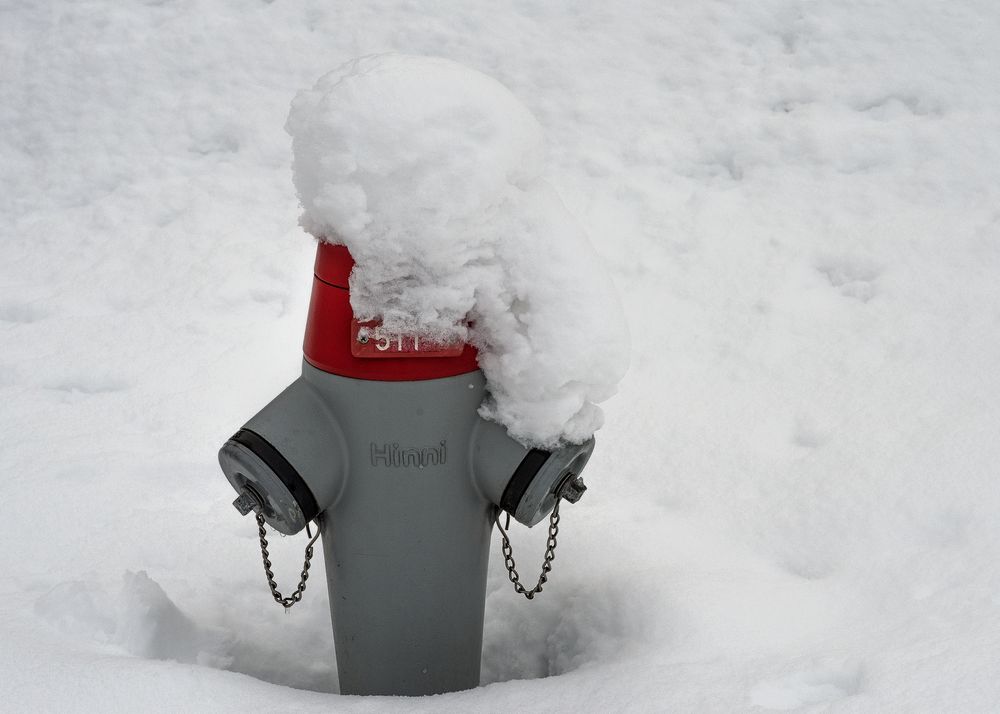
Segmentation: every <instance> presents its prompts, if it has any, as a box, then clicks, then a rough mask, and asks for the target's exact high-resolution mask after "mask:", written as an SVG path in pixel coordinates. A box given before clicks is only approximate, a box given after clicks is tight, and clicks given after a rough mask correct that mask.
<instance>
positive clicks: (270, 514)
mask: <svg viewBox="0 0 1000 714" xmlns="http://www.w3.org/2000/svg"><path fill="white" fill-rule="evenodd" d="M219 465H220V466H221V467H222V472H223V473H224V474H225V475H226V478H227V479H229V483H231V484H232V486H233V488H234V489H236V492H237V493H238V494H241V495H243V494H247V495H249V496H250V497H252V498H253V499H254V500H255V501H256V503H257V505H258V506H259V509H258V508H254V510H259V511H260V513H261V515H263V516H264V520H265V521H267V523H268V525H270V526H271V527H272V528H274V529H275V530H276V531H278V532H279V533H284V534H285V535H294V534H296V533H298V532H299V531H301V530H302V529H303V528H305V526H306V522H307V521H308V520H310V519H309V518H307V517H306V515H305V513H303V511H302V507H301V506H300V505H299V502H298V501H297V500H296V498H295V496H294V495H293V494H292V491H291V489H290V488H289V487H288V486H287V485H285V483H284V482H283V481H282V480H281V479H280V478H279V477H278V475H277V474H275V473H274V471H273V470H272V469H271V468H270V467H269V466H268V465H267V464H266V463H265V462H264V460H263V459H261V458H260V456H258V455H257V454H256V453H254V452H253V451H252V450H251V449H249V448H248V447H247V446H245V445H244V444H241V443H239V442H237V441H235V440H234V439H230V440H229V441H227V442H226V443H225V444H224V445H223V446H222V449H220V450H219Z"/></svg>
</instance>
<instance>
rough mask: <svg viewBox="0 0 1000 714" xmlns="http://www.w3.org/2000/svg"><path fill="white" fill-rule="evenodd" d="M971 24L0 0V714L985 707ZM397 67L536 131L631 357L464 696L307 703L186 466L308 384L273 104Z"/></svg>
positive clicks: (980, 174)
mask: <svg viewBox="0 0 1000 714" xmlns="http://www.w3.org/2000/svg"><path fill="white" fill-rule="evenodd" d="M997 37H1000V10H998V9H997V6H996V4H995V3H993V2H988V1H986V0H978V1H976V0H961V1H960V2H959V1H957V2H953V3H944V2H939V1H937V0H910V2H906V3H898V2H897V3H894V2H890V1H889V0H867V1H860V0H844V1H843V2H838V3H819V2H806V1H799V0H780V1H779V0H761V1H759V2H752V3H751V2H740V1H739V0H715V1H709V2H700V1H699V2H695V1H694V0H681V1H680V2H675V3H669V4H668V3H657V2H649V3H645V4H644V3H638V2H624V3H606V2H605V3H596V2H595V3H578V2H565V3H559V4H557V3H545V4H541V3H539V4H533V3H517V4H511V5H503V4H498V3H487V2H483V3H464V2H463V3H458V2H455V3H431V2H425V3H420V2H412V1H409V2H404V1H401V2H396V3H393V2H373V3H350V4H348V3H342V4H333V3H327V2H322V1H321V0H316V1H315V2H308V3H300V2H286V1H285V0H276V1H275V2H273V3H270V4H268V3H262V2H258V3H254V2H250V1H249V0H228V1H226V2H222V1H220V2H207V0H201V1H198V0H175V1H170V0H168V1H166V2H148V3H139V2H134V3H120V2H110V1H108V2H97V1H93V2H65V3H60V2H50V3H35V2H28V1H27V0H21V1H20V2H19V1H18V0H3V1H0V241H2V243H0V250H2V254H0V256H2V261H0V405H2V406H0V474H2V480H0V517H2V526H3V533H4V536H3V537H2V539H0V546H2V547H0V709H4V710H9V711H17V712H21V711H172V712H173V711H213V712H214V711H220V712H221V711H233V712H237V711H239V712H245V711H297V712H326V711H368V712H383V711H452V712H466V711H488V712H492V711H497V712H499V711H512V710H531V709H546V710H551V711H595V712H605V711H697V712H716V711H717V712H731V711H766V710H775V709H794V708H796V707H802V708H803V709H804V710H810V709H811V710H815V711H838V712H840V711H864V712H868V711H879V712H882V711H899V712H915V711H926V712H943V711H948V712H985V711H991V710H996V709H997V708H1000V677H998V676H997V674H998V671H1000V654H998V652H1000V518H998V517H997V513H998V512H1000V488H998V486H997V484H998V482H1000V481H998V476H1000V466H998V464H1000V438H998V429H1000V376H998V374H1000V373H998V370H997V364H998V360H1000V188H998V187H1000V121H998V116H1000V114H998V111H1000V43H998V42H997V41H996V38H997ZM386 50H399V51H404V52H410V53H418V54H419V53H425V54H435V55H441V56H445V57H448V58H451V59H455V60H457V61H459V62H462V63H464V64H467V65H469V66H471V67H474V68H476V69H479V70H481V71H483V72H486V73H487V74H490V75H492V76H494V77H496V78H497V79H499V80H500V81H502V82H503V83H504V84H506V85H507V86H508V87H509V88H510V89H511V90H512V91H513V92H514V93H515V94H516V95H517V96H518V97H519V98H520V99H521V100H523V101H524V102H525V103H526V104H527V105H528V106H529V107H530V108H531V109H532V111H533V112H534V113H535V114H536V115H537V116H538V118H539V120H540V121H541V122H542V125H543V126H544V128H545V131H546V141H547V142H548V145H549V148H550V153H551V155H550V157H549V158H550V163H549V165H550V167H551V168H550V171H549V175H548V176H547V178H548V180H550V181H551V182H552V183H553V184H554V185H556V186H557V187H558V189H559V191H560V192H561V193H562V195H563V196H564V198H565V199H566V201H567V203H568V204H569V206H570V207H571V208H572V209H573V210H574V211H575V212H576V213H577V214H578V215H579V216H580V217H581V219H582V220H583V221H584V223H585V224H586V225H587V227H588V230H589V232H590V235H591V238H592V240H593V242H594V244H595V246H596V247H597V249H598V251H599V252H600V253H601V254H602V255H603V256H604V257H605V259H606V260H607V262H608V264H609V265H610V267H611V270H612V271H613V275H614V278H615V280H616V282H617V284H618V286H619V289H620V290H621V291H622V293H623V298H624V300H625V303H626V309H627V311H628V313H629V315H630V318H631V323H630V328H631V331H632V335H633V345H634V357H633V364H632V368H631V371H630V372H629V375H628V377H627V378H626V381H625V382H624V384H623V386H622V390H621V393H620V394H619V396H618V397H616V398H615V399H614V400H612V401H611V402H609V403H607V404H606V413H607V419H608V423H607V426H606V427H605V428H604V429H603V430H602V431H601V432H600V433H599V435H598V449H597V452H596V454H595V457H594V459H593V461H592V462H591V465H590V467H589V468H588V470H587V480H588V484H589V485H590V487H591V488H590V491H589V492H588V494H587V497H586V498H585V499H584V500H583V501H581V502H580V503H579V504H577V505H576V506H573V507H572V508H567V509H566V513H565V516H564V519H563V534H564V535H563V536H561V537H560V552H559V558H558V560H557V562H556V570H555V573H554V575H553V580H552V584H551V587H550V588H547V589H546V592H545V593H544V595H543V596H542V597H541V599H539V600H538V601H536V602H531V603H528V602H525V601H524V600H523V599H520V598H517V597H515V595H514V594H513V593H512V592H511V591H510V588H509V584H508V583H506V581H505V580H504V577H503V573H502V569H501V568H500V564H499V563H498V562H496V560H494V562H493V563H492V573H491V585H490V587H491V594H490V598H489V602H488V605H487V607H488V614H487V632H486V638H487V643H486V648H485V653H484V680H485V681H484V684H486V686H484V687H481V688H479V689H477V690H473V691H470V692H463V693H458V694H452V695H447V696H441V697H436V698H433V699H428V700H405V699H402V700H387V699H381V700H379V699H355V698H341V697H339V696H337V695H336V694H334V693H332V692H335V691H336V682H335V679H334V676H333V671H334V663H333V655H332V638H331V636H330V634H329V624H328V620H327V609H326V608H327V605H326V595H325V593H324V592H323V591H322V588H321V587H316V585H318V583H319V582H320V580H319V577H318V573H317V578H316V580H315V581H311V582H314V585H313V587H311V588H310V589H309V590H308V591H307V596H306V598H305V601H304V602H303V604H302V605H300V606H299V607H297V608H295V610H294V611H293V612H292V613H291V614H289V615H285V614H283V613H282V612H281V610H280V608H278V607H276V606H274V605H273V604H272V603H270V602H269V601H268V595H267V592H266V590H265V584H264V582H263V578H262V575H261V573H260V564H259V554H258V552H257V549H256V548H257V545H256V542H255V540H254V532H253V528H252V526H251V524H250V522H249V521H245V520H242V519H240V518H239V517H238V516H237V514H236V513H235V511H233V509H232V508H231V507H230V505H229V502H230V501H231V499H232V493H231V490H230V488H229V486H228V484H227V483H226V482H225V479H224V478H223V477H222V475H221V474H220V473H219V470H218V467H217V465H216V462H215V451H216V449H217V448H218V446H219V444H220V443H221V442H222V441H223V440H224V439H225V438H226V437H227V436H229V434H230V433H231V432H232V431H233V430H234V428H236V427H237V426H239V425H240V424H241V423H242V421H243V420H244V419H245V418H246V417H247V416H248V415H249V414H251V413H252V412H253V411H254V410H255V409H256V408H258V407H259V406H260V405H261V404H262V403H263V402H264V401H266V400H267V399H268V398H270V396H271V395H273V394H274V393H275V392H276V391H277V390H278V389H279V388H280V387H282V386H284V384H285V383H287V382H288V381H289V380H290V379H292V378H293V377H294V375H295V374H296V372H297V370H298V367H299V345H300V341H301V331H302V327H303V324H304V318H305V309H306V305H307V300H308V290H309V285H310V282H309V276H310V267H311V262H312V253H313V247H312V243H311V241H310V239H308V238H307V237H306V236H305V235H304V234H303V233H302V232H301V231H300V230H299V229H298V228H297V227H296V217H297V215H298V212H299V211H298V207H297V204H296V200H295V196H294V191H293V188H292V182H291V175H290V170H289V164H290V159H291V153H290V140H289V138H288V136H287V135H286V134H285V132H284V131H283V129H282V127H283V124H284V121H285V117H286V114H287V111H288V106H289V102H290V100H291V98H292V96H293V94H294V92H295V91H296V90H297V89H300V88H302V87H306V86H309V85H311V84H312V83H313V82H314V81H315V79H316V78H317V77H318V76H320V75H321V74H322V73H323V72H325V71H327V70H329V69H331V68H332V67H335V66H337V65H338V64H340V63H341V62H343V61H345V60H346V59H349V58H350V57H353V56H357V55H361V54H366V53H370V52H379V51H386ZM536 530H538V529H536ZM517 537H518V547H519V548H520V549H522V550H523V551H524V552H525V553H526V556H525V557H526V559H527V560H530V559H531V557H530V556H529V555H527V554H528V553H530V552H532V551H538V552H540V550H541V545H542V537H543V534H542V533H540V532H538V533H536V532H531V533H530V535H529V534H526V533H524V532H518V535H517ZM278 545H279V546H280V547H279V548H278V553H277V557H276V558H275V561H276V563H277V564H278V567H279V569H280V572H279V575H281V576H282V578H283V579H287V578H288V577H289V576H290V575H291V574H292V573H293V572H294V569H295V567H296V561H297V558H298V557H299V553H300V549H301V547H302V542H301V539H299V538H295V539H288V540H287V541H283V542H280V543H279V544H278ZM317 567H321V566H317Z"/></svg>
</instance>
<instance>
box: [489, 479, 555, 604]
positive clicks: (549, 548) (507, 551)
mask: <svg viewBox="0 0 1000 714" xmlns="http://www.w3.org/2000/svg"><path fill="white" fill-rule="evenodd" d="M561 500H562V499H561V498H560V499H557V500H556V506H555V508H553V509H552V515H551V516H549V539H548V540H547V541H546V543H545V560H544V561H543V562H542V574H541V575H539V576H538V582H537V583H535V587H533V588H531V590H527V589H525V587H524V586H523V585H522V584H521V576H520V575H518V573H517V564H516V563H515V562H514V549H513V548H512V547H511V545H510V538H509V537H508V536H507V530H506V529H505V528H504V527H503V526H501V525H500V513H499V512H497V516H496V524H497V528H498V529H499V530H500V538H501V539H502V541H503V542H502V543H501V544H500V548H501V550H502V551H503V560H504V565H506V566H507V577H508V578H510V581H511V582H512V583H513V584H514V592H517V593H520V594H521V595H524V596H525V597H526V598H528V599H529V600H531V599H533V598H534V597H535V594H536V593H540V592H541V591H542V586H543V585H545V583H546V582H548V579H549V573H550V572H552V561H553V560H555V559H556V545H557V542H556V536H557V535H559V503H560V501H561ZM507 528H510V514H509V513H508V514H507Z"/></svg>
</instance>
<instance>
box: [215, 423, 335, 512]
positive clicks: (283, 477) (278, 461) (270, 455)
mask: <svg viewBox="0 0 1000 714" xmlns="http://www.w3.org/2000/svg"><path fill="white" fill-rule="evenodd" d="M230 441H235V442H236V443H237V444H239V445H240V446H243V447H245V448H247V449H249V450H250V451H252V452H253V453H254V455H256V456H257V458H259V459H260V460H261V461H263V462H264V465H265V466H267V467H268V468H269V469H271V471H272V472H273V473H274V475H275V476H277V477H278V479H279V480H280V481H281V483H283V484H285V488H287V489H288V491H289V493H291V494H292V497H293V498H294V499H295V501H296V503H298V504H299V508H301V509H302V515H303V516H304V517H305V519H306V523H308V522H309V521H311V520H312V519H314V518H315V517H316V516H318V515H319V505H318V504H317V503H316V497H315V496H313V493H312V491H310V490H309V486H308V485H306V482H305V481H304V480H303V479H302V477H301V476H300V475H299V472H298V471H296V470H295V467H294V466H292V465H291V464H290V463H288V459H286V458H285V457H284V456H282V455H281V452H280V451H278V450H277V449H276V448H274V447H273V446H272V445H271V443H270V442H269V441H268V440H267V439H265V438H264V437H263V436H261V435H260V434H258V433H256V432H253V431H250V430H249V429H240V430H239V431H238V432H236V433H235V434H233V436H232V438H231V439H230Z"/></svg>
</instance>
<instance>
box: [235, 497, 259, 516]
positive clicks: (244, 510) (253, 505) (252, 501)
mask: <svg viewBox="0 0 1000 714" xmlns="http://www.w3.org/2000/svg"><path fill="white" fill-rule="evenodd" d="M233 507H234V508H235V509H236V510H237V511H239V512H240V515H241V516H245V515H246V514H248V513H250V511H256V510H257V509H259V508H260V507H261V504H260V501H259V500H257V498H255V497H254V495H253V494H252V493H250V492H249V491H240V495H239V496H237V497H236V500H235V501H233Z"/></svg>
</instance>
